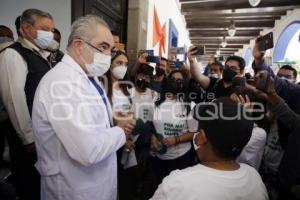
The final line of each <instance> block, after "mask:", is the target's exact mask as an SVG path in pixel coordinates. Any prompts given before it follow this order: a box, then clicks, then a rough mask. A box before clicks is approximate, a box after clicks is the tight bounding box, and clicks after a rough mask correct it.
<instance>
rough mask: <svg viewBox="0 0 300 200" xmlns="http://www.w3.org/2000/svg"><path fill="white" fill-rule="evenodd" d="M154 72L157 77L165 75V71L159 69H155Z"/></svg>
mask: <svg viewBox="0 0 300 200" xmlns="http://www.w3.org/2000/svg"><path fill="white" fill-rule="evenodd" d="M155 71H156V75H157V76H162V75H165V73H166V72H165V70H164V69H162V68H160V67H156V68H155Z"/></svg>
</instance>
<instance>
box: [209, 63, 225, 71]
mask: <svg viewBox="0 0 300 200" xmlns="http://www.w3.org/2000/svg"><path fill="white" fill-rule="evenodd" d="M212 65H218V66H219V68H220V70H221V71H222V70H223V69H224V66H223V64H222V63H220V62H214V63H211V64H210V66H212Z"/></svg>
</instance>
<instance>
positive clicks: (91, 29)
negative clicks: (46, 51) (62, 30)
mask: <svg viewBox="0 0 300 200" xmlns="http://www.w3.org/2000/svg"><path fill="white" fill-rule="evenodd" d="M96 25H101V26H104V27H106V28H108V29H110V27H109V26H108V24H107V23H106V22H105V21H104V20H103V19H102V18H100V17H98V16H96V15H86V16H83V17H80V18H78V19H77V20H76V21H74V22H73V24H72V27H71V34H70V36H69V39H68V46H67V49H69V48H70V46H71V44H72V42H73V40H75V39H82V40H84V41H87V42H89V41H91V40H92V39H93V37H94V36H95V32H96V27H97V26H96Z"/></svg>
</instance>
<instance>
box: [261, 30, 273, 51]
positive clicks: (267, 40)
mask: <svg viewBox="0 0 300 200" xmlns="http://www.w3.org/2000/svg"><path fill="white" fill-rule="evenodd" d="M257 43H258V49H259V50H260V51H266V50H268V49H272V48H273V47H274V41H273V32H270V33H268V34H266V35H264V36H262V37H260V38H258V39H257Z"/></svg>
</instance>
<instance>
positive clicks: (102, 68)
mask: <svg viewBox="0 0 300 200" xmlns="http://www.w3.org/2000/svg"><path fill="white" fill-rule="evenodd" d="M110 62H111V56H110V55H105V54H103V53H99V52H94V59H93V62H92V63H91V64H85V67H86V70H87V71H88V76H102V75H103V74H105V73H106V72H107V70H109V68H110Z"/></svg>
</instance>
